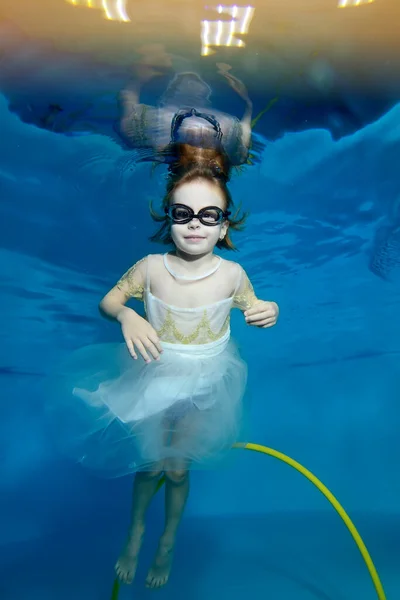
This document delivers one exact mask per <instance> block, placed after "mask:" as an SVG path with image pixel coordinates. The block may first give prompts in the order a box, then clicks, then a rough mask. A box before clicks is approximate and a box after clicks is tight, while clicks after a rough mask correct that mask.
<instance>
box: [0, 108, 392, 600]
mask: <svg viewBox="0 0 400 600" xmlns="http://www.w3.org/2000/svg"><path fill="white" fill-rule="evenodd" d="M0 123H1V140H0V211H1V213H0V246H1V247H0V273H1V275H0V277H1V280H0V285H1V294H0V327H1V329H0V335H1V346H0V390H1V404H0V411H1V419H0V440H1V455H2V462H1V478H0V498H1V500H0V502H1V511H0V515H1V516H0V518H1V522H0V532H1V533H0V543H1V546H0V570H1V575H0V592H1V598H2V599H4V600H64V599H65V600H67V599H68V600H69V599H71V598H74V600H92V599H93V600H103V599H104V600H108V599H109V598H110V594H111V587H112V582H113V564H114V562H115V559H116V557H117V555H118V553H119V550H120V547H121V544H122V542H123V540H124V537H125V530H126V526H127V522H128V517H129V505H130V494H131V480H130V479H129V478H124V479H121V480H115V481H111V482H110V481H102V480H98V479H95V478H94V477H93V476H92V475H91V474H90V473H88V472H86V471H83V470H82V469H81V468H79V467H78V466H75V465H73V464H70V463H69V462H68V461H66V460H64V459H63V458H62V457H60V456H59V455H57V453H56V452H55V450H54V448H53V447H52V445H51V443H50V441H49V437H48V432H47V431H46V430H45V429H44V425H43V419H42V413H41V410H42V392H41V384H42V383H43V381H44V378H45V377H46V374H47V373H49V372H50V370H51V369H52V367H53V365H54V364H55V363H56V362H57V361H58V360H59V359H60V358H61V357H63V356H65V355H66V354H67V353H68V352H70V351H71V350H72V349H74V348H76V347H79V346H81V345H83V344H86V343H90V342H97V341H104V340H116V339H119V331H118V328H117V327H116V326H115V324H112V323H108V322H105V321H103V320H101V318H100V316H99V315H98V311H97V303H98V301H99V299H100V298H101V296H102V295H103V294H104V292H105V291H106V290H107V289H108V288H109V287H110V285H112V284H113V283H114V282H115V280H116V279H117V278H118V277H119V275H120V274H121V273H122V272H124V270H125V269H126V268H127V267H128V266H130V265H131V264H132V263H133V262H134V261H135V260H136V259H137V258H139V257H141V256H143V255H144V254H146V253H147V252H155V251H157V247H155V246H152V245H151V244H150V242H148V236H149V235H150V234H151V232H152V231H153V224H152V222H151V219H150V217H149V216H148V201H149V200H150V199H151V198H153V199H157V198H159V197H160V195H161V193H162V190H163V185H164V182H165V180H164V179H163V176H162V175H161V174H157V175H155V176H153V177H151V176H150V171H149V168H148V167H146V166H141V167H135V168H132V170H126V169H121V167H120V164H121V163H120V161H119V159H121V158H122V157H123V151H122V150H121V149H120V148H119V147H117V146H116V145H115V144H113V143H112V142H110V141H107V140H106V139H105V138H102V137H100V136H89V137H85V138H65V137H63V136H62V135H56V134H53V133H51V132H48V131H43V130H39V129H37V128H35V127H34V126H31V125H26V124H23V123H21V122H20V121H19V120H18V118H17V117H16V116H15V115H13V114H11V113H9V111H8V109H7V102H6V99H5V98H3V97H0ZM399 148H400V105H398V106H395V107H394V108H393V109H391V110H390V111H389V112H387V113H386V114H384V115H383V116H382V117H381V118H379V119H378V120H376V121H374V122H373V123H371V124H369V125H366V126H365V127H364V128H362V129H360V130H359V131H358V132H356V133H354V134H351V135H349V136H347V137H343V138H342V139H341V140H339V141H333V140H332V139H331V136H330V135H329V133H328V132H327V131H325V130H313V129H310V130H308V131H305V132H302V133H296V134H291V133H288V134H286V135H284V136H283V137H282V138H280V139H278V140H276V141H275V142H273V143H268V142H267V146H266V149H265V151H264V154H263V157H262V162H261V163H260V164H258V165H256V166H254V167H253V168H251V169H248V170H246V171H245V172H244V173H243V174H241V175H240V176H236V177H234V179H233V182H232V186H231V189H232V193H233V197H234V198H235V199H236V201H237V202H239V201H243V203H244V207H245V208H246V209H250V211H251V216H250V218H249V221H248V224H247V228H246V230H245V231H244V232H243V233H238V234H237V235H236V237H235V241H236V243H237V246H238V248H239V253H238V254H237V255H236V256H235V257H234V259H236V260H238V261H239V262H241V264H242V265H243V266H244V267H245V268H246V270H247V271H248V273H249V275H250V277H251V279H252V280H253V282H254V285H255V287H256V291H257V293H258V295H259V296H261V297H263V298H266V299H273V300H276V301H277V302H278V303H279V305H280V308H281V318H280V322H279V324H278V326H277V327H276V328H274V330H271V331H258V330H253V329H250V328H246V325H245V324H244V322H243V320H242V319H241V316H240V315H239V314H235V315H234V318H233V323H232V326H233V329H234V333H235V337H236V338H237V339H238V341H239V343H240V346H241V349H242V353H243V355H244V357H245V358H246V360H247V361H248V363H249V368H250V391H251V397H252V408H251V423H250V426H251V427H250V430H251V440H249V441H253V442H257V443H261V444H265V445H267V446H270V447H272V448H276V449H278V450H280V451H282V452H284V453H286V454H288V455H290V456H292V457H293V458H295V459H296V460H297V461H299V462H300V463H302V464H304V465H305V466H306V467H307V468H308V469H310V470H311V471H312V472H313V473H315V475H317V476H318V477H319V478H320V479H321V480H322V481H323V482H324V483H325V484H326V485H327V486H328V487H329V488H330V489H331V491H332V492H333V493H334V494H335V495H336V496H337V498H338V499H339V501H340V502H341V503H342V504H343V506H344V508H345V509H346V510H347V512H348V513H349V514H350V516H351V518H352V519H353V521H354V522H355V524H356V526H357V527H358V529H359V531H360V533H361V535H362V537H363V539H364V541H365V543H366V544H367V547H368V549H369V551H370V553H371V555H372V558H373V560H374V562H375V564H376V567H377V569H378V572H379V574H380V576H381V579H382V582H383V585H384V587H385V590H386V594H387V598H388V599H393V600H395V599H396V598H398V597H399V594H400V570H399V568H398V564H399V560H400V542H399V538H400V515H399V506H400V502H399V500H400V479H399V471H398V463H399V458H400V445H399V441H398V431H399V427H400V410H399V403H398V398H399V389H400V388H399V381H400V370H399V354H400V346H399V339H400V318H399V301H400V288H399V281H400V278H399V274H400V270H399V267H400V241H399V238H400V234H399V233H398V228H399V227H400V221H398V220H397V219H398V218H399V214H398V202H399V197H400V196H399V194H400V189H399V180H398V164H399ZM235 452H237V457H236V461H235V462H234V465H233V466H232V468H230V469H228V470H226V471H221V472H200V473H193V476H192V492H191V495H190V498H189V502H188V507H187V511H186V513H185V518H184V521H183V524H182V527H181V530H180V535H179V540H178V545H177V552H176V556H175V563H174V568H173V571H172V575H171V580H170V582H169V584H168V586H167V587H166V588H165V589H164V590H162V591H159V592H157V593H158V595H160V596H162V597H163V598H178V599H180V598H190V599H191V600H192V599H193V600H195V599H196V600H197V599H199V600H200V599H201V600H203V599H205V598H210V599H211V600H214V599H215V600H216V599H217V598H218V599H219V598H227V599H229V600H236V599H241V598H243V597H244V596H245V597H252V598H274V600H312V599H319V600H355V599H360V600H361V599H362V600H373V599H374V598H376V597H377V596H376V593H375V592H374V588H373V585H372V582H371V580H370V578H369V575H368V571H367V569H366V567H365V565H364V563H363V561H362V559H361V556H360V554H359V552H358V550H357V547H356V545H355V543H354V542H353V540H352V539H351V537H350V535H349V533H348V531H347V530H346V528H345V526H344V525H343V524H342V522H341V521H340V518H339V516H338V515H337V514H336V513H335V512H334V510H333V509H332V508H331V506H330V505H329V504H328V502H327V501H326V499H325V498H324V497H323V496H322V495H321V494H320V493H319V492H318V491H317V490H316V489H315V488H314V487H313V486H312V484H310V483H309V482H308V481H306V480H305V479H304V478H302V476H301V475H299V474H298V473H296V472H295V471H294V470H292V469H291V468H290V467H288V466H287V465H284V464H282V463H279V462H278V461H276V460H275V459H273V458H270V457H267V456H261V455H257V454H254V453H250V452H244V451H240V450H236V451H235ZM161 527H162V496H161V494H159V496H158V497H157V499H156V501H155V502H154V505H153V506H152V507H151V511H150V514H149V525H148V537H147V539H146V543H145V546H144V549H143V554H142V556H141V562H140V567H139V571H138V576H137V580H136V581H135V583H134V585H133V587H132V588H126V589H123V590H122V592H121V598H147V597H148V595H149V594H150V593H151V592H148V591H146V590H145V588H144V586H143V582H144V578H145V574H146V569H147V568H148V566H149V564H150V561H151V558H152V555H153V553H154V550H155V545H156V540H157V535H158V534H159V533H160V531H161Z"/></svg>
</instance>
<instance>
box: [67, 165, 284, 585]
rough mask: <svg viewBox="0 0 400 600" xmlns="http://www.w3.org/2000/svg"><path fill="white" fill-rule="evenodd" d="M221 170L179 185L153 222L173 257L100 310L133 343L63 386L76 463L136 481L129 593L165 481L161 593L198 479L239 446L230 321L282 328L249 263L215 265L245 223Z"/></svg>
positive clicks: (135, 275) (172, 186) (124, 286)
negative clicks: (236, 316)
mask: <svg viewBox="0 0 400 600" xmlns="http://www.w3.org/2000/svg"><path fill="white" fill-rule="evenodd" d="M221 165H222V163H220V165H219V167H220V168H219V169H218V168H216V167H217V166H218V165H216V164H214V162H213V163H212V164H210V165H205V164H202V165H200V166H199V165H197V166H193V165H192V167H191V168H189V169H187V170H186V171H184V172H179V173H178V174H175V175H171V176H170V180H169V183H168V188H167V194H166V196H165V198H164V202H163V205H164V210H165V212H164V215H162V216H157V215H155V214H154V213H153V215H154V217H155V218H156V219H158V220H160V221H162V225H161V228H160V229H159V231H158V232H157V233H156V234H155V235H154V236H153V239H154V240H156V241H160V242H163V243H166V244H172V245H173V250H172V251H171V252H169V253H166V254H154V255H149V256H146V257H144V258H142V259H141V260H140V261H139V262H137V263H136V264H135V265H134V266H133V267H131V268H130V269H129V270H128V271H127V272H126V273H125V274H124V275H123V276H122V278H121V279H120V280H119V281H118V283H117V284H116V285H115V286H114V287H113V288H112V289H111V290H110V291H109V292H108V293H107V294H106V296H105V297H104V298H103V299H102V301H101V303H100V309H101V312H102V313H103V314H104V315H105V316H106V317H108V318H111V319H115V320H116V321H117V322H118V323H119V324H120V325H121V329H122V335H123V337H124V340H125V344H102V345H96V346H89V347H87V348H83V349H82V350H79V351H78V352H77V353H76V354H75V356H74V358H73V359H72V364H70V365H69V366H68V367H67V369H66V370H65V371H64V372H63V374H60V375H59V377H58V385H59V383H60V381H62V382H63V384H64V386H65V389H66V392H67V394H66V397H65V398H66V410H65V413H66V415H68V420H67V421H66V419H65V417H64V418H63V421H62V422H63V431H64V433H65V435H67V436H68V438H69V439H68V440H67V442H68V448H69V450H70V452H71V453H73V454H74V455H75V456H76V457H77V458H78V459H79V461H80V462H82V463H83V464H86V465H87V466H89V467H92V468H94V469H97V470H99V471H101V472H102V473H103V474H106V475H107V476H118V475H125V474H127V473H132V472H135V473H136V476H135V481H134V489H133V501H132V513H131V523H130V527H129V532H128V537H127V542H126V545H125V547H124V549H123V551H122V553H121V556H120V557H119V559H118V562H117V564H116V572H117V575H118V577H119V578H120V580H121V581H122V582H124V583H131V582H132V581H133V578H134V575H135V571H136V566H137V560H138V555H139V550H140V547H141V544H142V539H143V535H144V530H145V514H146V511H147V508H148V506H149V504H150V502H151V499H152V498H153V495H154V493H155V490H156V488H157V484H158V482H159V480H160V476H161V474H162V473H164V474H165V477H166V485H165V511H166V518H165V529H164V532H163V534H162V536H161V539H160V542H159V546H158V550H157V552H156V555H155V559H154V563H153V565H152V567H151V568H150V571H149V573H148V576H147V580H146V585H147V586H148V587H152V588H155V587H160V586H162V585H164V584H165V583H166V582H167V581H168V577H169V574H170V569H171V561H172V553H173V549H174V544H175V537H176V533H177V529H178V525H179V523H180V520H181V517H182V514H183V510H184V507H185V503H186V500H187V497H188V493H189V470H190V469H192V468H196V467H197V468H198V467H202V466H207V465H210V463H212V462H214V463H215V462H216V461H217V460H218V459H221V458H222V457H223V456H224V455H226V453H227V452H228V451H229V449H230V447H231V446H232V444H233V443H234V442H235V441H237V439H238V434H239V428H240V422H241V412H242V406H241V405H242V398H243V394H244V391H245V385H246V375H247V368H246V364H245V363H244V362H243V360H242V359H241V358H240V357H239V355H238V352H237V350H236V348H235V346H234V345H233V342H232V341H230V328H229V315H230V310H231V309H232V308H233V307H237V308H239V309H240V310H241V311H243V313H244V316H245V319H246V322H247V323H248V324H249V325H252V326H256V327H260V328H267V327H271V326H272V325H274V324H275V323H276V321H277V317H278V307H277V305H276V304H275V303H274V302H266V301H263V300H259V299H258V298H257V297H256V295H255V294H254V291H253V288H252V285H251V283H250V281H249V279H248V277H247V275H246V273H245V271H244V270H243V268H242V267H241V266H240V265H239V264H237V263H235V262H231V261H229V260H224V259H222V258H220V257H219V256H217V255H215V254H214V249H215V247H216V246H217V247H218V248H225V249H228V250H231V249H233V248H234V246H233V244H232V241H231V239H230V235H229V231H230V228H238V227H239V226H240V224H241V221H238V220H234V219H233V218H231V212H230V209H231V205H232V200H231V196H230V193H229V191H228V189H227V186H226V174H225V173H222V172H221ZM131 299H136V300H141V301H144V303H145V309H146V314H147V320H146V319H144V318H143V317H141V316H140V315H139V314H138V313H137V312H136V311H135V310H134V309H132V308H128V307H127V305H126V304H127V302H128V301H129V300H131ZM127 350H128V351H127ZM71 372H72V373H73V375H72V376H71ZM71 379H72V381H71ZM71 391H72V394H73V396H74V399H73V403H71ZM61 404H62V402H61ZM59 408H60V402H58V406H57V410H59ZM72 413H76V414H74V415H73V418H71V415H72ZM72 431H73V432H74V437H73V439H72V440H71V432H72Z"/></svg>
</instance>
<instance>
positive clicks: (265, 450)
mask: <svg viewBox="0 0 400 600" xmlns="http://www.w3.org/2000/svg"><path fill="white" fill-rule="evenodd" d="M233 447H234V448H243V449H244V450H253V451H254V452H261V453H262V454H268V455H269V456H273V457H274V458H277V459H278V460H281V461H282V462H284V463H286V464H287V465H289V466H290V467H293V469H296V471H298V472H299V473H301V474H302V475H304V477H306V478H307V479H308V480H309V481H311V483H313V484H314V485H315V487H317V488H318V489H319V491H320V492H321V493H322V494H323V495H324V496H325V498H326V499H327V500H328V501H329V502H330V503H331V504H332V506H333V508H334V509H335V510H336V512H337V513H338V514H339V516H340V517H341V519H342V520H343V522H344V524H345V525H346V527H347V529H348V530H349V532H350V533H351V535H352V538H353V540H354V541H355V543H356V544H357V547H358V549H359V551H360V552H361V556H362V557H363V559H364V562H365V564H366V566H367V569H368V571H369V574H370V575H371V579H372V581H373V584H374V586H375V590H376V593H377V594H378V598H379V600H386V596H385V592H384V590H383V586H382V583H381V580H380V579H379V575H378V573H377V570H376V568H375V565H374V563H373V562H372V558H371V556H370V554H369V552H368V550H367V547H366V545H365V544H364V542H363V541H362V539H361V536H360V534H359V533H358V531H357V529H356V527H355V525H354V523H353V522H352V520H351V519H350V517H349V515H348V514H347V513H346V511H345V510H344V508H343V506H342V505H341V504H340V503H339V502H338V501H337V500H336V498H335V496H334V495H333V494H332V492H330V491H329V490H328V488H327V487H326V486H325V485H324V484H323V483H322V482H321V481H320V480H319V479H318V478H317V477H315V475H313V474H312V473H311V471H309V470H308V469H306V468H305V467H303V465H301V464H300V463H298V462H297V461H295V460H293V459H292V458H290V457H289V456H286V454H283V453H282V452H278V451H277V450H273V449H272V448H267V447H266V446H262V445H261V444H246V443H238V444H234V445H233Z"/></svg>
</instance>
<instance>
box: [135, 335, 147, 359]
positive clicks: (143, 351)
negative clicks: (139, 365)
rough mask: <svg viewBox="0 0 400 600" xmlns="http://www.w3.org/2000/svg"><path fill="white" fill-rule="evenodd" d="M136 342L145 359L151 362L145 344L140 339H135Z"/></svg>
mask: <svg viewBox="0 0 400 600" xmlns="http://www.w3.org/2000/svg"><path fill="white" fill-rule="evenodd" d="M135 343H136V348H137V349H138V351H139V352H140V354H141V355H142V356H143V358H144V360H145V361H146V362H147V363H149V362H151V360H150V356H149V355H148V354H147V352H146V348H145V347H144V346H143V344H142V342H141V341H140V340H135Z"/></svg>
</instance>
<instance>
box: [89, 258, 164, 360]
mask: <svg viewBox="0 0 400 600" xmlns="http://www.w3.org/2000/svg"><path fill="white" fill-rule="evenodd" d="M147 262H148V259H147V258H143V259H142V260H141V261H139V262H137V263H136V264H135V265H134V266H133V267H131V268H130V269H129V270H128V271H127V272H126V273H125V274H124V275H123V276H122V277H121V279H120V280H119V281H118V283H117V284H116V285H115V286H114V287H113V288H112V289H111V290H110V291H109V292H108V293H107V294H106V295H105V296H104V298H103V299H102V300H101V302H100V305H99V309H100V312H101V314H102V315H103V316H105V317H106V318H109V319H115V320H116V321H118V322H119V323H120V325H121V329H122V335H123V336H124V340H125V342H126V345H127V347H128V350H129V352H130V354H131V356H132V358H134V359H137V353H136V349H137V350H138V352H139V353H140V354H141V355H142V356H143V358H144V360H145V361H146V362H147V363H149V362H151V360H150V356H149V354H150V355H151V356H152V357H153V358H154V359H155V360H158V359H159V357H160V354H161V352H162V348H161V345H160V340H159V338H158V335H157V332H156V331H155V330H154V328H153V327H152V326H151V325H150V323H148V321H146V319H143V317H141V316H140V315H139V314H138V313H137V312H136V311H134V310H132V309H131V308H128V307H127V306H125V304H126V303H127V302H128V300H130V299H131V298H136V299H137V300H143V295H144V286H145V281H146V272H147ZM135 348H136V349H135ZM148 353H149V354H148Z"/></svg>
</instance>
